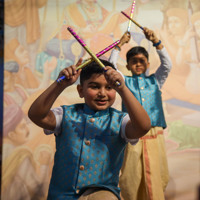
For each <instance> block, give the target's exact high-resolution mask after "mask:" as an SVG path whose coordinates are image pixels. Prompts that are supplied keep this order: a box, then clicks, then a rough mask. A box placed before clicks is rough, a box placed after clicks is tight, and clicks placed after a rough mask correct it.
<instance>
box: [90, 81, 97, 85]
mask: <svg viewBox="0 0 200 200" xmlns="http://www.w3.org/2000/svg"><path fill="white" fill-rule="evenodd" d="M92 84H96V85H97V84H99V83H97V82H94V81H91V82H89V83H88V85H92Z"/></svg>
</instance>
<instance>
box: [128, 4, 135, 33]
mask: <svg viewBox="0 0 200 200" xmlns="http://www.w3.org/2000/svg"><path fill="white" fill-rule="evenodd" d="M134 9H135V1H133V3H132V7H131V14H130V18H131V19H132V18H133V12H134ZM131 23H132V21H131V20H129V23H128V29H127V31H128V32H130V29H131Z"/></svg>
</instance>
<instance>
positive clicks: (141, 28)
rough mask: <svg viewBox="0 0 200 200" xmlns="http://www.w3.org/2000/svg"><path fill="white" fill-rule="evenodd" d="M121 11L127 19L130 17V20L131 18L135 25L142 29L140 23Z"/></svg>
mask: <svg viewBox="0 0 200 200" xmlns="http://www.w3.org/2000/svg"><path fill="white" fill-rule="evenodd" d="M121 13H122V14H123V15H124V16H125V17H127V18H128V19H130V20H131V21H132V22H133V23H134V24H135V25H137V26H138V27H139V28H141V29H142V30H144V28H143V27H142V26H141V25H140V24H138V23H137V22H136V21H135V20H133V19H131V18H130V17H129V16H128V15H127V14H126V13H125V12H123V11H121Z"/></svg>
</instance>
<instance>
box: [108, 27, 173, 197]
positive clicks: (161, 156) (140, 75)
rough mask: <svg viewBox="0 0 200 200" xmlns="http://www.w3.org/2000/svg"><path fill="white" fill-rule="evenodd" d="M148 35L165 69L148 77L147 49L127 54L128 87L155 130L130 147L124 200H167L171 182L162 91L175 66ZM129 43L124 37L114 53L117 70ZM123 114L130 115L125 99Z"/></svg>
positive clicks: (124, 168) (123, 184) (147, 32)
mask: <svg viewBox="0 0 200 200" xmlns="http://www.w3.org/2000/svg"><path fill="white" fill-rule="evenodd" d="M144 34H145V36H146V38H147V39H148V40H149V41H151V42H152V43H153V46H154V47H156V50H157V53H158V55H159V58H160V62H161V65H160V66H159V68H158V69H157V70H156V72H155V73H154V74H152V75H150V76H148V75H147V72H148V68H149V66H150V63H149V54H148V52H147V51H146V49H145V48H143V47H141V46H136V47H133V48H131V49H130V50H129V51H128V52H127V54H126V59H127V65H126V67H127V69H128V70H129V71H131V73H132V76H124V80H125V84H126V86H127V87H128V88H129V89H130V90H131V92H132V94H133V95H134V96H135V98H136V99H137V100H138V101H139V102H140V104H141V105H142V106H143V108H144V109H145V110H146V111H147V113H148V115H149V117H150V120H151V129H150V131H149V132H148V133H147V134H146V135H145V136H143V137H142V138H140V139H139V142H138V143H137V144H136V145H134V146H133V145H131V144H130V143H129V144H128V145H127V147H126V150H125V158H124V162H123V166H122V169H121V176H120V180H119V186H120V188H121V194H122V197H123V198H124V200H133V199H134V200H141V199H142V200H164V199H165V198H164V190H165V188H166V186H167V183H168V179H169V177H168V165H167V158H166V152H165V142H164V136H163V129H164V128H166V122H165V117H164V112H163V107H162V97H161V91H160V90H161V88H162V86H163V84H164V82H165V80H166V78H167V77H168V74H169V72H170V70H171V65H172V64H171V59H170V57H169V55H168V53H167V51H166V49H165V47H164V46H163V45H162V42H161V41H160V40H159V39H158V38H157V36H156V35H155V33H154V32H153V31H152V30H149V29H148V28H145V27H144ZM129 40H130V33H129V32H126V33H124V35H123V36H122V38H121V39H120V43H119V44H118V46H116V47H115V49H114V50H113V51H112V53H111V56H110V58H109V61H110V62H111V63H113V64H114V66H115V68H117V64H116V63H117V58H118V54H119V51H120V49H121V47H122V46H123V45H124V44H125V43H127V42H129ZM122 111H124V112H127V110H126V107H125V106H124V102H123V99H122Z"/></svg>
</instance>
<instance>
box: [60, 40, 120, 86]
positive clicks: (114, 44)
mask: <svg viewBox="0 0 200 200" xmlns="http://www.w3.org/2000/svg"><path fill="white" fill-rule="evenodd" d="M119 42H120V40H117V41H116V42H114V43H112V44H111V45H109V46H107V47H106V48H105V49H103V50H102V51H100V52H99V53H97V54H96V57H97V58H99V57H100V56H102V55H103V54H105V53H106V52H108V51H109V50H111V49H112V48H114V47H115V46H116V45H117V44H119ZM92 61H93V59H92V58H90V59H88V60H86V61H85V62H84V63H82V64H81V65H79V66H78V67H77V68H76V70H79V69H81V68H83V67H85V66H86V65H88V64H90V63H91V62H92ZM64 79H65V76H61V77H60V78H58V79H57V82H60V81H62V80H64Z"/></svg>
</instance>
